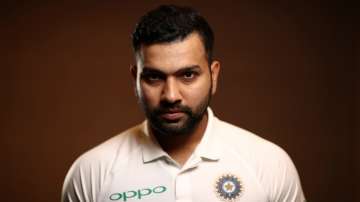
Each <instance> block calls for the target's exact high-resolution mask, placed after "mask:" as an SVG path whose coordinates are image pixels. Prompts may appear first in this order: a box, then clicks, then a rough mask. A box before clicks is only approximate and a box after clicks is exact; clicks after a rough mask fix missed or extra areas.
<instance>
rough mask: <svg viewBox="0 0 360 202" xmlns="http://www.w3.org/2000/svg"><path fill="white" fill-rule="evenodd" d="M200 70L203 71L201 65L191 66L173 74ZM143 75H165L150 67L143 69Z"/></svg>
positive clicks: (181, 68)
mask: <svg viewBox="0 0 360 202" xmlns="http://www.w3.org/2000/svg"><path fill="white" fill-rule="evenodd" d="M199 70H201V68H200V66H199V65H190V66H185V67H180V68H179V69H178V70H177V71H175V72H174V73H173V74H181V73H184V72H187V71H199ZM143 73H145V74H147V73H158V74H165V73H164V72H163V71H160V70H159V69H158V68H156V67H150V66H145V67H144V68H143Z"/></svg>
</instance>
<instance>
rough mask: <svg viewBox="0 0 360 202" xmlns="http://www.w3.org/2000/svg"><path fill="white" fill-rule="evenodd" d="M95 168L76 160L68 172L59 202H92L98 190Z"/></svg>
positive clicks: (81, 160)
mask: <svg viewBox="0 0 360 202" xmlns="http://www.w3.org/2000/svg"><path fill="white" fill-rule="evenodd" d="M96 170H97V169H96V166H94V165H92V164H91V163H89V162H86V161H84V160H83V159H81V158H80V159H78V160H76V161H75V162H74V164H73V165H72V166H71V168H70V170H69V171H68V173H67V175H66V177H65V180H64V184H63V188H62V194H61V202H94V201H96V195H97V192H98V190H99V182H98V181H97V180H96V179H98V177H96V176H95V175H97V173H98V172H97V171H96Z"/></svg>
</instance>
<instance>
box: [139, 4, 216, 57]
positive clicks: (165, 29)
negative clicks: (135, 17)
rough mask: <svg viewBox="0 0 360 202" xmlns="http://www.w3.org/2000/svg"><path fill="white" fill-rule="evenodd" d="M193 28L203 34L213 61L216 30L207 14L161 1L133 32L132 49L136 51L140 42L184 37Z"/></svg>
mask: <svg viewBox="0 0 360 202" xmlns="http://www.w3.org/2000/svg"><path fill="white" fill-rule="evenodd" d="M193 32H197V33H198V34H199V35H200V37H201V39H202V42H203V44H204V48H205V51H206V55H207V60H208V62H209V64H210V63H211V61H212V57H213V46H214V33H213V31H212V29H211V27H210V25H209V24H208V23H207V21H206V20H205V18H204V17H202V16H201V15H200V14H199V13H198V12H197V11H196V10H194V9H193V8H190V7H181V6H175V5H161V6H159V7H157V8H155V9H154V10H151V11H149V12H148V13H146V14H145V15H144V16H142V17H141V18H140V20H139V22H138V23H137V25H136V27H135V30H134V32H133V33H132V44H133V49H134V51H135V53H137V52H138V51H139V49H140V48H141V45H152V44H155V43H166V42H173V41H176V40H183V39H184V38H186V37H187V36H188V35H189V34H191V33H193Z"/></svg>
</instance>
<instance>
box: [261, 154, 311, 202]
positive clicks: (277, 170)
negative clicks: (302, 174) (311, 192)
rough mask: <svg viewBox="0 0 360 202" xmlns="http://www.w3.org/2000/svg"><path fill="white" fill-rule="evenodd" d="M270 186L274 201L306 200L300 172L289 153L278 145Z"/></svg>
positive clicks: (299, 201) (271, 171) (270, 195)
mask: <svg viewBox="0 0 360 202" xmlns="http://www.w3.org/2000/svg"><path fill="white" fill-rule="evenodd" d="M275 156H277V158H274V161H273V162H272V167H273V168H272V170H270V172H269V173H271V176H270V177H269V179H270V181H269V182H268V183H269V186H267V187H268V193H269V198H270V201H272V202H305V201H306V199H305V196H304V193H303V190H302V187H301V183H300V178H299V175H298V172H297V170H296V168H295V165H294V164H293V162H292V160H291V159H290V157H289V156H288V154H287V153H286V152H285V151H284V150H282V149H281V148H279V147H278V150H277V151H276V153H275Z"/></svg>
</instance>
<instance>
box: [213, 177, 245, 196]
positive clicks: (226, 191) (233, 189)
mask: <svg viewBox="0 0 360 202" xmlns="http://www.w3.org/2000/svg"><path fill="white" fill-rule="evenodd" d="M215 190H216V195H217V196H218V198H219V199H220V200H222V201H226V202H234V201H235V200H236V199H238V198H239V197H240V195H241V193H242V190H243V187H242V184H241V183H240V180H239V178H238V177H236V176H235V175H232V174H225V175H222V176H221V177H219V178H218V179H217V180H216V183H215Z"/></svg>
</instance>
